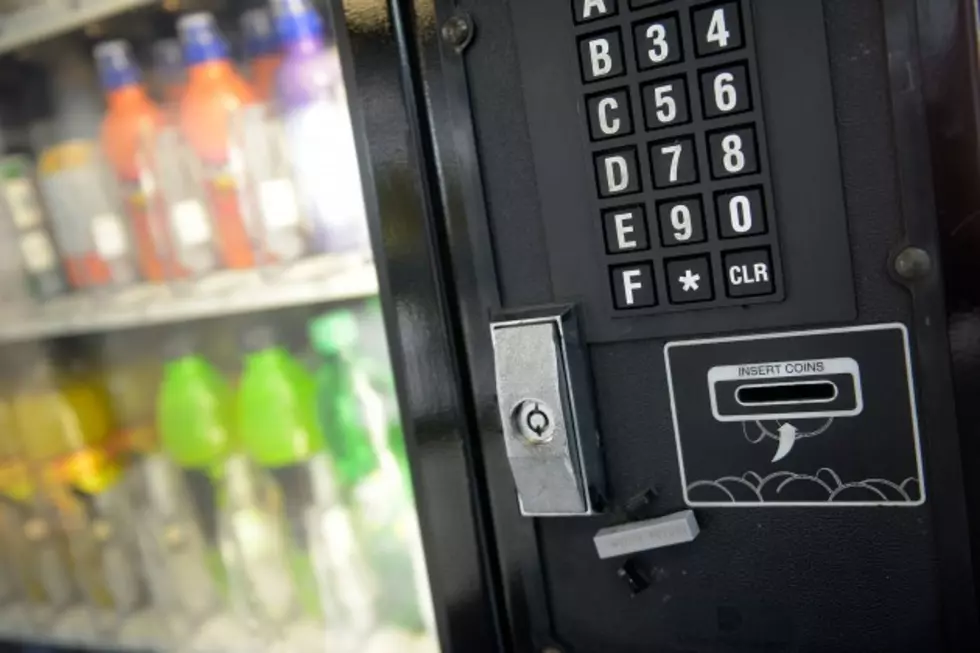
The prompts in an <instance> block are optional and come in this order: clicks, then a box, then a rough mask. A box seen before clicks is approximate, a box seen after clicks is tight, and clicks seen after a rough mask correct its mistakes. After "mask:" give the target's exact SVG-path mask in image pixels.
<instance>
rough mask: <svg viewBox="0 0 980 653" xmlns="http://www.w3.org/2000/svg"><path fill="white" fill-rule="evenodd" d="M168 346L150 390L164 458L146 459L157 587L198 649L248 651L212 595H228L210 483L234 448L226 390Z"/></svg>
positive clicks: (199, 362) (178, 345) (186, 352)
mask: <svg viewBox="0 0 980 653" xmlns="http://www.w3.org/2000/svg"><path fill="white" fill-rule="evenodd" d="M168 348H169V350H170V351H169V352H168V354H167V359H168V360H167V363H166V364H165V366H164V370H163V381H162V383H161V385H160V390H159V393H158V395H157V431H158V433H159V436H160V440H161V443H162V447H163V452H164V453H165V454H166V457H165V458H163V457H157V456H153V457H150V458H149V459H148V460H147V462H148V463H149V467H148V469H147V474H148V480H149V483H150V486H149V492H148V497H147V498H148V501H149V502H150V506H151V508H150V510H149V511H148V512H149V513H152V515H155V516H156V518H157V521H156V524H155V526H154V527H153V528H152V532H153V533H155V534H156V536H155V537H154V538H153V539H154V542H153V543H151V545H152V547H153V549H154V550H155V551H157V552H158V553H157V554H156V555H158V556H159V557H160V559H162V560H164V561H166V563H165V564H166V568H168V569H169V570H170V571H168V572H167V578H165V579H162V581H161V582H162V583H164V584H166V585H167V587H165V588H163V589H161V592H163V593H164V594H166V595H169V596H171V597H172V599H171V604H172V605H173V611H174V612H176V613H178V614H182V615H184V616H183V619H184V621H186V622H187V627H188V628H189V629H193V630H194V631H195V632H196V633H197V635H196V636H195V641H196V642H197V643H198V645H199V646H200V647H202V648H205V649H208V650H219V649H224V648H229V649H235V650H249V649H247V648H241V649H240V648H238V647H239V644H240V643H241V642H242V641H243V638H245V629H243V628H242V626H241V624H239V623H236V622H235V621H234V619H232V618H231V617H230V616H229V615H228V614H226V613H224V612H223V611H221V610H220V608H223V607H224V605H223V602H222V601H221V600H220V598H219V593H225V594H228V592H227V590H228V589H229V586H228V571H227V569H226V565H225V564H224V563H223V562H222V553H221V550H220V544H221V543H220V538H219V522H220V519H221V515H220V514H219V501H218V490H216V485H219V484H220V483H222V479H223V478H224V476H225V471H224V470H225V466H226V465H227V461H228V458H229V457H230V456H231V455H232V454H233V453H234V451H235V450H236V438H235V435H234V429H233V426H234V424H233V421H234V396H233V394H232V391H231V388H230V387H229V385H228V383H227V382H226V381H225V379H224V378H223V377H222V376H221V374H220V373H219V372H218V371H217V370H215V369H214V368H213V367H212V366H211V365H210V364H209V363H208V362H207V361H206V360H205V359H204V358H203V357H201V356H199V355H197V354H196V353H195V352H194V347H193V345H192V344H191V343H190V342H189V341H188V340H186V339H183V338H177V339H175V340H174V341H172V342H171V343H169V344H168ZM174 466H176V468H177V469H179V470H180V473H179V474H175V473H174ZM184 488H186V493H185V489H184ZM185 497H187V498H189V500H186V499H185ZM191 504H193V507H192V506H191ZM229 598H230V599H231V600H233V601H237V600H239V598H240V597H238V596H234V595H231V596H230V597H229ZM186 639H188V638H185V641H186ZM246 641H247V640H246ZM195 650H197V649H195Z"/></svg>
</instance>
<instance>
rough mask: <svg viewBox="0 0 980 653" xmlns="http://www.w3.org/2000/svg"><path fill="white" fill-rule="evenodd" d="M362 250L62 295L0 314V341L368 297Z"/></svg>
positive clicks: (366, 258) (371, 289) (367, 264)
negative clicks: (286, 264) (280, 265)
mask: <svg viewBox="0 0 980 653" xmlns="http://www.w3.org/2000/svg"><path fill="white" fill-rule="evenodd" d="M377 292H378V282H377V277H376V275H375V269H374V264H373V261H372V259H371V257H370V254H369V253H364V254H351V255H343V256H338V255H326V256H319V257H315V258H311V259H308V260H306V261H303V262H300V263H297V264H294V265H292V266H289V267H287V268H261V269H256V270H229V271H226V272H220V273H216V274H212V275H209V276H207V277H204V278H201V279H197V280H194V281H186V282H176V283H171V284H166V285H163V284H143V285H136V286H129V287H126V288H121V289H118V290H111V289H103V290H96V291H92V292H88V293H84V294H77V295H68V296H64V297H59V298H56V299H53V300H49V301H46V302H44V303H39V304H36V305H33V306H30V307H26V308H24V309H23V310H13V309H12V310H9V311H7V312H6V314H5V315H4V316H3V317H2V318H0V343H9V342H17V341H24V340H32V339H38V338H49V337H58V336H66V335H73V334H81V333H95V332H101V331H113V330H117V329H125V328H131V327H141V326H150V325H157V324H168V323H174V322H183V321H187V320H195V319H202V318H208V317H218V316H222V315H232V314H240V313H250V312H254V311H262V310H271V309H277V308H286V307H289V306H304V305H309V304H322V303H331V302H340V301H346V300H352V299H362V298H365V297H371V296H373V295H375V294H377Z"/></svg>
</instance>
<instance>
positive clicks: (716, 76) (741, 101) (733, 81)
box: [701, 66, 752, 118]
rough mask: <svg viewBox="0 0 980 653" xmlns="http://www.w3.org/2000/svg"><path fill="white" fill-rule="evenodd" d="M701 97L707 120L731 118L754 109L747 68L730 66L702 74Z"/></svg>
mask: <svg viewBox="0 0 980 653" xmlns="http://www.w3.org/2000/svg"><path fill="white" fill-rule="evenodd" d="M701 97H703V98H704V115H705V117H706V118H717V117H719V116H730V115H732V114H736V113H742V112H743V111H748V110H749V109H751V108H752V106H751V105H752V103H751V102H750V98H749V74H748V72H747V71H746V69H745V66H728V67H726V68H718V69H716V70H709V71H708V72H705V73H701Z"/></svg>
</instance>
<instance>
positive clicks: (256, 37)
mask: <svg viewBox="0 0 980 653" xmlns="http://www.w3.org/2000/svg"><path fill="white" fill-rule="evenodd" d="M241 26H242V33H243V34H244V35H245V56H246V57H248V58H249V59H253V58H255V57H261V56H262V55H266V54H276V53H278V52H279V37H278V36H276V30H275V29H274V28H273V25H272V16H270V15H269V12H268V11H267V10H265V9H249V10H248V11H246V12H245V13H244V14H242V17H241Z"/></svg>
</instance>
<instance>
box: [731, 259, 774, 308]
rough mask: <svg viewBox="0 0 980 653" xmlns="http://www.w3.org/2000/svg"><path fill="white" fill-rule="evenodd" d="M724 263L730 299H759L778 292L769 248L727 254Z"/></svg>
mask: <svg viewBox="0 0 980 653" xmlns="http://www.w3.org/2000/svg"><path fill="white" fill-rule="evenodd" d="M722 261H723V265H724V267H725V289H726V292H727V293H728V296H729V297H736V298H738V297H759V296H762V295H771V294H773V293H774V292H776V283H775V279H774V278H773V271H772V258H771V257H770V255H769V248H767V247H760V248H758V249H746V250H741V251H737V252H726V253H724V254H723V255H722Z"/></svg>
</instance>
